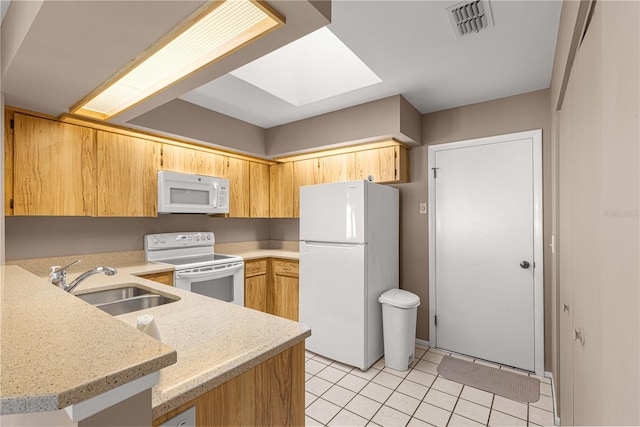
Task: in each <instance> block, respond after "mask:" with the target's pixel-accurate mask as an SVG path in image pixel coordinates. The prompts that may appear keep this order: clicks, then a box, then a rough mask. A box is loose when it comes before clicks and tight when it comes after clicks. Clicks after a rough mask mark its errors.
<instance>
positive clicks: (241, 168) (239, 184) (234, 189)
mask: <svg viewBox="0 0 640 427" xmlns="http://www.w3.org/2000/svg"><path fill="white" fill-rule="evenodd" d="M227 163H228V168H227V174H228V175H227V178H229V193H230V197H229V216H230V217H239V218H248V217H249V214H250V211H249V162H248V161H247V160H242V159H236V158H234V157H229V159H228V160H227Z"/></svg>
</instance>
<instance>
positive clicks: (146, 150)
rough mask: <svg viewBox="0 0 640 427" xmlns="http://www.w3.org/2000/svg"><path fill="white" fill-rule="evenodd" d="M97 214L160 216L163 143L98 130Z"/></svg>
mask: <svg viewBox="0 0 640 427" xmlns="http://www.w3.org/2000/svg"><path fill="white" fill-rule="evenodd" d="M96 136H97V147H98V156H97V158H98V195H97V197H98V212H97V216H157V214H158V206H157V205H158V168H159V165H160V146H161V144H159V143H157V142H153V141H149V140H146V139H142V138H135V137H132V136H126V135H120V134H117V133H112V132H104V131H97V134H96Z"/></svg>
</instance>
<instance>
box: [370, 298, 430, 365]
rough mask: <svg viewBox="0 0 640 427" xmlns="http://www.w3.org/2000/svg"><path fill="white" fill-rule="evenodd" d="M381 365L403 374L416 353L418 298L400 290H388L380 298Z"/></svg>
mask: <svg viewBox="0 0 640 427" xmlns="http://www.w3.org/2000/svg"><path fill="white" fill-rule="evenodd" d="M378 301H379V302H381V303H382V333H383V339H384V364H385V366H388V367H389V368H391V369H395V370H396V371H406V370H407V369H409V365H410V364H411V362H413V358H414V356H415V349H416V317H417V313H418V306H419V305H420V297H418V296H417V295H416V294H412V293H411V292H407V291H404V290H402V289H389V290H388V291H386V292H385V293H383V294H382V295H380V297H379V298H378Z"/></svg>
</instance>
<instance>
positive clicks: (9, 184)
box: [4, 110, 13, 216]
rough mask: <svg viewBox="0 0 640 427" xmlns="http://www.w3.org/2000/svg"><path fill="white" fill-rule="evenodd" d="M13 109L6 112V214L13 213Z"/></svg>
mask: <svg viewBox="0 0 640 427" xmlns="http://www.w3.org/2000/svg"><path fill="white" fill-rule="evenodd" d="M11 120H13V111H8V110H5V112H4V215H5V216H11V215H13V206H12V200H13V128H12V126H11Z"/></svg>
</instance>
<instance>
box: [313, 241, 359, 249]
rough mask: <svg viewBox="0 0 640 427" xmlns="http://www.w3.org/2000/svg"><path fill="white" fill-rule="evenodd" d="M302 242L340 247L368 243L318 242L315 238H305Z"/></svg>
mask: <svg viewBox="0 0 640 427" xmlns="http://www.w3.org/2000/svg"><path fill="white" fill-rule="evenodd" d="M302 242H303V243H304V244H305V245H307V246H336V247H340V248H348V247H351V246H364V245H366V243H335V242H318V241H314V240H303V241H302Z"/></svg>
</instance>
